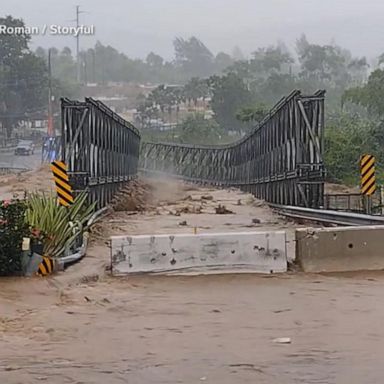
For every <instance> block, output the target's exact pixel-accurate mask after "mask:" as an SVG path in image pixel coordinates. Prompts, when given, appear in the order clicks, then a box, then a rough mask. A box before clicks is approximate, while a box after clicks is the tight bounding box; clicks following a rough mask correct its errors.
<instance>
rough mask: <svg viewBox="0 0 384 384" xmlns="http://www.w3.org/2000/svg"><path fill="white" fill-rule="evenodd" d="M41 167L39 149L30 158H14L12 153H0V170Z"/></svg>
mask: <svg viewBox="0 0 384 384" xmlns="http://www.w3.org/2000/svg"><path fill="white" fill-rule="evenodd" d="M40 165H41V149H36V150H35V152H34V154H33V155H30V156H15V155H14V153H13V151H7V152H0V168H2V167H12V168H13V167H14V168H28V169H36V168H38V167H39V166H40Z"/></svg>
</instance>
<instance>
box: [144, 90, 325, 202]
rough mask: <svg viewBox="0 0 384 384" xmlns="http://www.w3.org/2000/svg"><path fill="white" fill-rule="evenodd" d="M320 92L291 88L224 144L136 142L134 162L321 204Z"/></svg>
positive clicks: (271, 197)
mask: <svg viewBox="0 0 384 384" xmlns="http://www.w3.org/2000/svg"><path fill="white" fill-rule="evenodd" d="M324 97H325V91H318V92H316V93H315V94H314V95H312V96H304V95H301V93H300V91H294V92H292V93H291V94H290V95H289V96H288V97H285V98H283V99H282V100H280V102H279V103H278V104H276V106H275V107H274V108H272V110H271V111H270V112H269V114H268V115H267V116H266V117H265V118H264V120H263V121H262V122H261V123H260V124H259V125H258V126H257V127H255V128H254V130H253V131H252V132H251V133H250V134H249V135H247V136H245V137H244V138H242V139H241V140H239V141H237V142H235V143H233V144H230V145H224V146H196V145H179V144H173V143H152V142H146V143H142V146H141V156H140V168H141V169H143V170H144V171H146V172H156V173H165V174H171V175H175V176H177V177H182V178H184V179H186V180H190V181H195V182H200V183H209V184H215V185H222V186H237V187H239V188H241V189H243V190H246V191H248V192H251V193H253V194H254V195H255V196H257V197H258V198H261V199H264V200H266V201H268V202H271V203H275V204H282V205H296V206H305V207H312V208H318V207H320V206H322V205H323V199H324V177H325V170H324V165H323V148H324V137H323V133H324Z"/></svg>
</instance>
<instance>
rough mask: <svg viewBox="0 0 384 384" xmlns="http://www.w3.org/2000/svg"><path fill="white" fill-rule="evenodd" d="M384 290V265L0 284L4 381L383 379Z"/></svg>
mask: <svg viewBox="0 0 384 384" xmlns="http://www.w3.org/2000/svg"><path fill="white" fill-rule="evenodd" d="M383 291H384V276H383V275H382V274H370V275H362V274H360V275H355V276H345V277H343V276H333V277H332V276H308V275H300V274H296V275H283V276H278V277H276V276H268V277H262V276H253V275H225V276H199V277H164V276H163V277H161V276H147V277H139V276H136V277H131V278H126V279H110V278H104V279H102V280H101V281H98V282H87V283H78V284H75V285H72V286H66V287H65V288H62V287H60V283H59V282H57V281H56V279H49V280H41V281H39V280H34V281H31V280H25V281H22V282H20V281H2V282H1V283H0V292H1V293H0V308H1V321H0V382H1V383H7V384H16V383H23V384H24V383H41V382H47V383H54V384H61V383H62V384H65V383H77V384H80V383H87V384H88V383H89V384H91V383H98V384H99V383H100V384H102V383H109V384H115V383H116V384H117V383H130V384H131V383H132V384H136V383H137V384H139V383H140V384H141V383H143V384H146V383H167V384H171V383H188V384H189V383H191V384H192V383H200V382H207V383H215V384H222V383H223V384H232V383H252V384H253V383H338V384H341V383H346V384H353V383H356V384H361V383H365V384H369V383H372V384H373V383H380V382H382V377H383V373H384V367H383V364H382V361H383V352H384V345H383V342H382V340H383V337H384V328H383V316H384V310H383V308H382V306H381V305H380V303H381V298H382V292H383ZM280 337H289V338H291V344H278V343H275V342H274V339H275V338H280Z"/></svg>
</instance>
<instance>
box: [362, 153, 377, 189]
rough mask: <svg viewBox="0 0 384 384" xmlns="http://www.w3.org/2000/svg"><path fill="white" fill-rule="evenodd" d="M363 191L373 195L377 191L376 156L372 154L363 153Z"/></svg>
mask: <svg viewBox="0 0 384 384" xmlns="http://www.w3.org/2000/svg"><path fill="white" fill-rule="evenodd" d="M360 172H361V193H362V194H363V195H365V196H372V195H373V194H374V193H375V192H376V177H375V158H374V157H373V156H372V155H363V156H361V160H360Z"/></svg>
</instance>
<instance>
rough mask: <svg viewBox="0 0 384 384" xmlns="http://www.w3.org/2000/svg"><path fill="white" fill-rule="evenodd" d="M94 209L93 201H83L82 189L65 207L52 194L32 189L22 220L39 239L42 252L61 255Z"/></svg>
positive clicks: (85, 226)
mask: <svg viewBox="0 0 384 384" xmlns="http://www.w3.org/2000/svg"><path fill="white" fill-rule="evenodd" d="M94 209H95V204H91V205H88V204H87V195H86V193H82V194H80V195H79V196H77V197H76V199H75V201H74V203H73V204H72V205H70V206H69V207H68V208H67V207H63V206H60V205H58V204H57V199H56V197H55V196H54V195H47V194H40V193H32V194H29V195H28V198H27V210H26V222H27V224H28V225H29V226H30V228H31V230H32V232H33V233H34V234H35V236H36V237H37V238H38V239H39V240H40V241H41V242H42V243H43V253H44V255H46V256H51V257H61V256H63V255H64V253H65V251H67V250H69V249H71V248H73V246H74V245H75V242H76V239H77V238H78V236H79V235H81V234H82V233H83V232H84V231H85V230H86V229H87V223H88V220H89V219H90V218H91V216H92V214H93V212H94Z"/></svg>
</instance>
